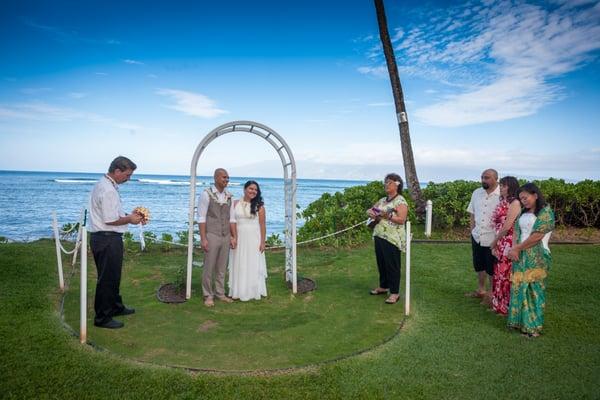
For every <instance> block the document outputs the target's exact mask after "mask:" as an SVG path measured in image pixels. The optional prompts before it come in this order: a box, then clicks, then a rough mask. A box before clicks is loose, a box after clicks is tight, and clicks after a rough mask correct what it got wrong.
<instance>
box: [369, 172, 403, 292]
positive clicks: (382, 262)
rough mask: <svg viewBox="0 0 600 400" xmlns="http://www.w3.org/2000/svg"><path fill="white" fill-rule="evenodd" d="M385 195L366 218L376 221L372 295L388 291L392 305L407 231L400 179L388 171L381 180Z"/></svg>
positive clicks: (398, 287)
mask: <svg viewBox="0 0 600 400" xmlns="http://www.w3.org/2000/svg"><path fill="white" fill-rule="evenodd" d="M384 186H385V192H386V194H387V196H385V197H383V198H381V200H379V201H378V202H377V203H375V205H374V206H373V207H372V208H370V209H369V210H367V214H368V215H369V218H371V220H373V222H375V223H376V225H375V228H374V230H373V240H374V243H375V258H376V259H377V269H378V270H379V286H378V287H376V288H375V289H373V290H371V292H370V293H371V294H372V295H378V294H387V293H388V292H389V297H388V298H387V299H386V300H385V302H386V303H387V304H395V303H397V302H398V299H399V298H400V294H399V293H400V252H401V251H404V250H405V243H406V232H405V230H404V222H405V221H406V217H407V215H408V205H407V203H406V200H405V199H404V197H402V195H401V194H400V193H402V186H403V183H402V178H400V176H399V175H398V174H387V175H386V177H385V179H384Z"/></svg>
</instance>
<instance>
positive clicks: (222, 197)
mask: <svg viewBox="0 0 600 400" xmlns="http://www.w3.org/2000/svg"><path fill="white" fill-rule="evenodd" d="M210 190H211V191H212V192H213V193H214V194H215V195H216V197H217V200H218V201H219V203H226V202H227V196H231V194H230V193H229V192H228V191H227V190H223V191H222V192H219V191H218V190H217V188H216V187H215V185H212V186H211V187H210ZM209 203H210V198H209V197H208V193H206V190H203V191H202V193H200V198H199V199H198V211H197V213H196V214H197V215H196V219H197V221H198V223H199V224H205V223H206V213H207V212H208V205H209ZM233 203H234V201H233V199H231V207H230V208H229V222H230V223H232V224H235V223H236V220H235V207H234V205H233Z"/></svg>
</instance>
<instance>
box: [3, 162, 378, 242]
mask: <svg viewBox="0 0 600 400" xmlns="http://www.w3.org/2000/svg"><path fill="white" fill-rule="evenodd" d="M102 175H103V174H100V173H71V172H24V171H0V236H4V237H6V238H8V239H10V240H15V241H32V240H36V239H40V238H48V237H52V212H53V211H55V212H56V214H57V218H58V224H59V227H60V226H62V225H64V224H66V223H75V222H77V221H78V219H79V215H80V213H81V209H82V208H84V207H87V203H88V200H89V195H90V192H91V190H92V187H93V185H94V183H96V181H97V180H98V179H99V178H100V177H101V176H102ZM248 179H254V180H256V181H257V182H258V183H259V185H260V187H261V191H262V195H263V199H264V201H265V209H266V211H267V235H271V234H279V235H280V236H281V237H282V239H283V229H284V206H285V204H284V192H283V179H277V178H246V177H231V181H230V184H229V187H228V190H229V191H230V192H231V193H232V194H233V196H234V198H239V197H241V195H242V190H243V185H244V183H245V182H246V181H247V180H248ZM197 182H198V183H197V189H196V193H197V194H199V193H200V192H201V191H202V190H204V188H206V187H208V186H209V185H210V184H211V183H212V177H207V176H199V177H198V180H197ZM365 183H366V182H365V181H346V180H325V179H298V180H297V185H298V189H297V192H296V197H297V203H298V205H299V206H300V210H302V209H304V208H305V207H306V206H308V205H309V204H310V203H311V202H313V201H314V200H316V199H318V198H319V197H321V195H322V194H323V193H335V192H338V191H343V190H344V189H345V188H348V187H351V186H356V185H363V184H365ZM189 191H190V183H189V176H185V175H138V174H134V175H133V177H132V179H131V181H129V182H127V183H125V184H123V185H121V186H120V188H119V192H120V193H121V199H122V202H123V207H124V209H125V211H126V212H129V211H131V210H132V209H133V208H135V207H137V206H144V207H147V208H148V209H149V210H150V213H151V221H150V223H149V224H148V225H147V226H146V227H145V228H144V229H145V230H146V231H152V232H154V233H155V234H157V236H158V237H160V235H161V234H162V233H170V234H171V235H173V236H174V238H177V236H176V233H177V232H180V231H183V230H187V221H188V207H189ZM302 223H303V221H302V220H298V227H300V226H302ZM130 231H131V232H132V233H134V235H136V236H137V233H138V232H139V228H138V227H134V226H130Z"/></svg>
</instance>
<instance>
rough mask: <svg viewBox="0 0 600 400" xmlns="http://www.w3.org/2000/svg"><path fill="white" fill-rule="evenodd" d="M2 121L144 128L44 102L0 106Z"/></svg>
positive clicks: (130, 128) (127, 128) (132, 128)
mask: <svg viewBox="0 0 600 400" xmlns="http://www.w3.org/2000/svg"><path fill="white" fill-rule="evenodd" d="M0 119H23V120H31V121H49V122H70V121H76V120H83V121H87V122H91V123H101V124H106V125H110V126H113V127H116V128H119V129H126V130H139V129H141V128H142V127H141V126H139V125H136V124H132V123H129V122H125V121H119V120H116V119H114V118H110V117H105V116H103V115H100V114H96V113H91V112H87V111H79V110H74V109H72V108H67V107H57V106H53V105H51V104H47V103H43V102H31V103H20V104H14V105H12V106H2V105H0Z"/></svg>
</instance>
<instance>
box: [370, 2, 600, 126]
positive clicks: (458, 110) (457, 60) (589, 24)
mask: <svg viewBox="0 0 600 400" xmlns="http://www.w3.org/2000/svg"><path fill="white" fill-rule="evenodd" d="M558 3H559V4H560V5H561V6H559V7H556V6H552V5H549V4H545V5H543V6H542V5H533V4H524V3H512V2H509V1H500V2H493V3H490V4H489V5H486V4H484V7H474V6H473V4H468V3H467V4H463V5H460V6H457V7H454V8H450V9H448V10H444V11H443V12H444V13H448V17H447V18H445V19H444V20H442V21H440V22H439V23H437V24H428V25H427V26H424V25H419V24H418V23H417V24H415V26H414V27H407V29H406V33H405V34H404V36H403V37H402V39H401V40H399V41H398V43H397V45H396V46H395V49H396V52H397V53H396V55H397V57H398V63H399V69H400V72H401V73H402V74H404V75H414V76H420V77H423V78H426V79H431V80H437V81H439V82H442V83H446V84H449V85H450V86H454V87H455V88H460V90H459V91H457V92H456V93H454V94H453V95H449V96H445V97H440V98H438V99H437V102H436V103H434V104H430V105H427V106H424V107H421V108H419V109H417V110H416V111H415V112H414V115H415V116H416V117H417V118H418V119H419V120H421V121H422V122H423V123H425V124H428V125H433V126H443V127H449V126H450V127H456V126H464V125H471V124H479V123H485V122H494V121H502V120H507V119H511V118H518V117H523V116H527V115H532V114H534V113H536V112H537V111H538V110H539V109H540V108H542V107H544V106H545V105H547V104H549V103H552V102H556V101H559V100H561V99H562V98H563V97H564V92H563V90H561V87H560V86H557V84H556V83H552V80H553V79H555V78H557V77H559V76H562V75H564V74H566V73H569V72H571V71H574V70H576V69H577V68H579V67H581V66H582V65H584V64H585V63H586V62H588V61H589V60H590V59H592V57H593V52H594V51H597V50H598V49H600V13H599V12H598V10H597V8H598V4H595V3H596V2H592V1H585V0H573V1H560V2H558ZM592 4H595V5H594V6H590V5H592ZM439 12H440V10H436V11H433V12H431V13H429V14H427V13H426V14H425V19H426V20H429V21H433V20H435V19H437V15H438V14H439ZM371 56H372V54H371V52H369V53H368V57H371ZM384 70H385V65H384V64H383V61H382V60H381V59H380V60H379V65H371V66H364V67H361V68H359V72H360V73H362V74H368V75H373V76H376V77H385V76H387V74H384V73H383V71H384ZM386 72H387V71H386Z"/></svg>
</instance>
